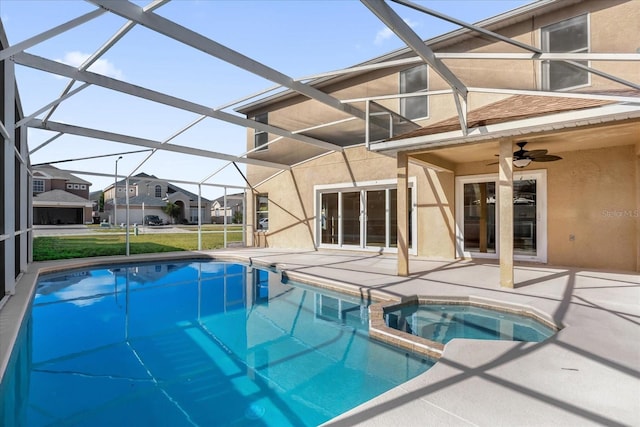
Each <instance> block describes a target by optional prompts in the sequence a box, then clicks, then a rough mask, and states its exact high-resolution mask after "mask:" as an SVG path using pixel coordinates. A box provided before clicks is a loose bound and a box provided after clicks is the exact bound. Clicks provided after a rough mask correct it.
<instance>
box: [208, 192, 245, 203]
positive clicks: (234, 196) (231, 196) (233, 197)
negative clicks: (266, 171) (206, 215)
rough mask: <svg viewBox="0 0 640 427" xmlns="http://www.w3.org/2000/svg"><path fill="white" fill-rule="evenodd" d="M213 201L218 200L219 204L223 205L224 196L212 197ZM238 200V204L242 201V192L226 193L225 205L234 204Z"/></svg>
mask: <svg viewBox="0 0 640 427" xmlns="http://www.w3.org/2000/svg"><path fill="white" fill-rule="evenodd" d="M215 202H218V204H219V205H220V206H222V205H224V196H220V197H218V198H217V199H214V200H213V203H215ZM238 202H240V204H242V203H244V193H235V194H227V206H230V205H232V204H233V205H234V206H235V205H237V204H238Z"/></svg>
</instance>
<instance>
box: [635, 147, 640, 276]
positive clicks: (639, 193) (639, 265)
mask: <svg viewBox="0 0 640 427" xmlns="http://www.w3.org/2000/svg"><path fill="white" fill-rule="evenodd" d="M639 213H640V142H638V143H636V212H635V214H636V215H635V217H636V271H640V215H639Z"/></svg>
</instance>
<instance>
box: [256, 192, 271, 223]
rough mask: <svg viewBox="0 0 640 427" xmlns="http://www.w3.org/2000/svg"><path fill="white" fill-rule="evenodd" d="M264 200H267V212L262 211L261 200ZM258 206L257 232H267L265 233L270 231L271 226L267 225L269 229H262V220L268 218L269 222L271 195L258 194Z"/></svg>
mask: <svg viewBox="0 0 640 427" xmlns="http://www.w3.org/2000/svg"><path fill="white" fill-rule="evenodd" d="M261 198H264V199H265V200H266V206H267V209H266V210H260V199H261ZM255 201H256V205H255V220H256V222H255V229H256V231H261V232H265V231H269V224H268V223H267V228H260V220H261V219H264V218H267V221H269V193H259V194H256V198H255Z"/></svg>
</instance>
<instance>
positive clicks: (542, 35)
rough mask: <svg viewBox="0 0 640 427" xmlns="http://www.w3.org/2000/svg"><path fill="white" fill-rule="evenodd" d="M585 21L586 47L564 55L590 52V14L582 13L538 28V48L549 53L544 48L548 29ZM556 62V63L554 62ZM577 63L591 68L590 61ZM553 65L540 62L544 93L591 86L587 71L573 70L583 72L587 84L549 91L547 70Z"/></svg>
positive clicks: (549, 62) (546, 43)
mask: <svg viewBox="0 0 640 427" xmlns="http://www.w3.org/2000/svg"><path fill="white" fill-rule="evenodd" d="M583 17H584V20H585V25H586V27H587V46H586V47H585V48H581V49H574V50H572V51H571V52H565V53H582V52H585V53H588V52H591V14H590V13H583V14H581V15H576V16H572V17H571V18H567V19H563V20H561V21H557V22H554V23H552V24H548V25H545V26H543V27H540V34H539V42H540V47H541V49H542V51H543V52H545V53H547V52H549V50H548V48H546V47H545V46H548V43H549V40H548V36H547V37H546V38H545V35H548V34H549V29H552V28H553V27H561V26H562V25H567V24H568V23H569V21H572V20H578V19H579V18H580V19H581V18H583ZM554 62H557V61H554ZM578 62H586V65H587V66H588V67H590V66H591V61H578ZM552 64H553V62H552V61H540V65H539V67H540V70H539V71H540V87H541V88H542V90H545V91H558V92H562V91H570V90H573V89H579V88H583V87H589V86H591V73H590V72H588V71H582V70H578V69H575V68H574V70H575V71H576V72H584V73H586V75H587V82H586V83H580V84H578V85H574V86H567V87H563V88H558V89H551V78H550V74H549V69H550V67H551V65H552Z"/></svg>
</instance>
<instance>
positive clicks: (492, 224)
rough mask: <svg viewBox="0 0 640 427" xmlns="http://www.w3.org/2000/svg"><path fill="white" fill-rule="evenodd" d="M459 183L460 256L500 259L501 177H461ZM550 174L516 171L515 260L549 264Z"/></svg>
mask: <svg viewBox="0 0 640 427" xmlns="http://www.w3.org/2000/svg"><path fill="white" fill-rule="evenodd" d="M456 181H457V183H456V192H457V196H456V205H457V207H456V221H457V223H458V226H457V242H458V256H464V257H486V258H496V257H497V256H498V254H499V252H500V249H499V244H498V243H499V240H500V238H499V228H500V227H499V218H498V213H497V212H498V206H499V200H498V197H497V193H496V191H497V187H498V177H497V176H496V175H477V176H469V177H459V178H457V180H456ZM546 228H547V227H546V173H545V171H533V172H526V173H523V172H519V173H518V172H516V173H515V174H514V178H513V252H514V257H515V259H520V260H532V261H540V262H546V257H547V254H546V238H547V235H546V233H547V230H546Z"/></svg>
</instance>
